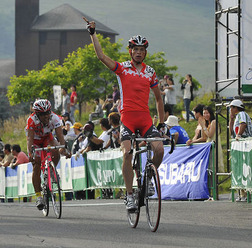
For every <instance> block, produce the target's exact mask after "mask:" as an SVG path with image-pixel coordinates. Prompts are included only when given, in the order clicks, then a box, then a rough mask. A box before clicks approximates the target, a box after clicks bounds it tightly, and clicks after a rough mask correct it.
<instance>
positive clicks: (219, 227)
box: [0, 200, 252, 248]
mask: <svg viewBox="0 0 252 248" xmlns="http://www.w3.org/2000/svg"><path fill="white" fill-rule="evenodd" d="M50 210H52V209H50ZM153 246H155V248H159V247H162V248H163V247H176V248H179V247H211V248H212V247H222V248H223V247H228V248H232V247H235V248H237V247H239V248H241V247H249V248H251V247H252V204H247V203H232V202H230V201H228V200H222V201H213V202H203V201H191V202H186V201H184V202H181V201H176V202H175V201H174V202H163V205H162V216H161V223H160V226H159V229H158V231H157V232H156V233H152V232H151V231H150V230H149V228H148V225H147V222H146V218H145V211H144V209H143V210H142V213H141V218H140V223H139V225H138V227H137V228H136V229H132V228H130V227H129V225H128V223H127V220H126V213H125V207H124V205H123V202H122V200H83V201H71V202H64V205H63V215H62V219H60V220H57V219H56V218H55V216H54V213H53V212H52V211H51V212H50V213H49V216H48V217H46V218H45V217H42V213H41V212H39V211H38V210H37V209H36V208H35V207H34V203H0V247H4V248H9V247H16V248H20V247H26V248H27V247H64V248H65V247H66V248H70V247H89V248H94V247H95V248H98V247H99V248H100V247H102V248H107V247H110V248H121V247H139V248H149V247H153Z"/></svg>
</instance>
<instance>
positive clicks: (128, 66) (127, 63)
mask: <svg viewBox="0 0 252 248" xmlns="http://www.w3.org/2000/svg"><path fill="white" fill-rule="evenodd" d="M122 65H123V67H124V68H130V67H132V64H131V63H130V61H124V62H122Z"/></svg>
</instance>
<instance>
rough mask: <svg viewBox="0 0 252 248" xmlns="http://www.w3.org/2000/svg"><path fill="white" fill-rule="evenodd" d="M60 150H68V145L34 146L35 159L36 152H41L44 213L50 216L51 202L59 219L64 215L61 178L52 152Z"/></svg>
mask: <svg viewBox="0 0 252 248" xmlns="http://www.w3.org/2000/svg"><path fill="white" fill-rule="evenodd" d="M60 148H66V145H58V146H47V147H41V148H35V147H34V146H32V154H33V158H34V157H35V152H37V151H41V171H42V179H43V180H42V185H41V188H42V197H43V201H44V207H43V209H42V213H43V215H44V216H48V214H49V200H51V202H52V206H53V210H54V213H55V215H56V217H57V219H60V218H61V214H62V194H61V188H60V177H59V174H58V172H57V170H56V167H55V165H54V163H53V161H52V157H51V152H50V151H51V150H53V149H60Z"/></svg>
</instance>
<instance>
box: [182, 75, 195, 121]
mask: <svg viewBox="0 0 252 248" xmlns="http://www.w3.org/2000/svg"><path fill="white" fill-rule="evenodd" d="M193 88H194V85H193V82H192V75H191V74H187V75H186V76H185V79H184V81H183V83H182V85H181V89H182V90H184V96H183V99H184V105H185V111H186V122H188V121H189V115H191V116H192V117H193V118H194V119H195V116H194V114H193V112H192V111H190V103H191V101H193Z"/></svg>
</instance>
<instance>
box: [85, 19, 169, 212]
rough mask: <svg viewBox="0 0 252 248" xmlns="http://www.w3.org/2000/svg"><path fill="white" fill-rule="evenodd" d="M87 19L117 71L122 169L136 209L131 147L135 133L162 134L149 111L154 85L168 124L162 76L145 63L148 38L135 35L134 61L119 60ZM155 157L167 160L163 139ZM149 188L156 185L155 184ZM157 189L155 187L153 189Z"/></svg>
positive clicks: (105, 58) (161, 117)
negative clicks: (108, 51)
mask: <svg viewBox="0 0 252 248" xmlns="http://www.w3.org/2000/svg"><path fill="white" fill-rule="evenodd" d="M83 19H84V20H85V21H86V22H87V29H88V31H89V33H90V36H91V40H92V43H93V45H94V49H95V52H96V55H97V57H98V59H99V60H101V61H102V63H103V64H104V65H105V66H107V67H108V68H109V69H110V70H112V71H113V72H115V74H116V75H117V79H118V84H119V88H120V95H121V105H120V112H121V122H122V125H121V130H120V136H121V148H122V151H123V165H122V172H123V178H124V181H125V186H126V191H127V200H126V209H127V210H128V211H130V212H134V211H135V210H136V208H137V207H136V205H135V200H134V196H133V188H132V185H133V177H134V174H133V169H132V162H131V161H132V154H129V151H130V149H131V141H130V140H131V135H132V133H134V132H136V130H140V133H141V135H142V136H143V137H147V136H152V137H160V134H159V131H158V130H157V128H156V127H155V126H154V125H153V124H152V118H151V115H150V111H149V106H148V101H149V93H150V88H151V89H152V90H153V92H154V95H155V98H156V106H157V112H158V116H159V125H158V129H159V128H163V127H164V107H163V101H162V97H161V94H160V90H159V88H158V79H157V77H156V73H155V70H154V69H153V68H151V67H150V66H148V65H146V64H144V63H143V61H144V59H145V56H146V54H147V47H148V41H147V39H146V38H145V37H142V36H141V35H137V36H133V37H132V38H131V39H130V40H129V54H130V56H131V61H125V62H123V63H118V62H116V61H114V60H112V59H111V58H110V57H108V56H107V55H105V54H104V53H103V51H102V48H101V45H100V43H99V41H98V38H97V36H96V33H95V22H94V21H92V22H88V20H86V18H83ZM152 146H153V151H154V156H153V163H154V165H155V166H156V167H158V166H159V165H160V164H161V162H162V159H163V154H164V149H163V143H162V142H160V141H156V142H152ZM149 187H150V188H151V187H152V188H153V186H152V185H149ZM152 191H153V189H152Z"/></svg>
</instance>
